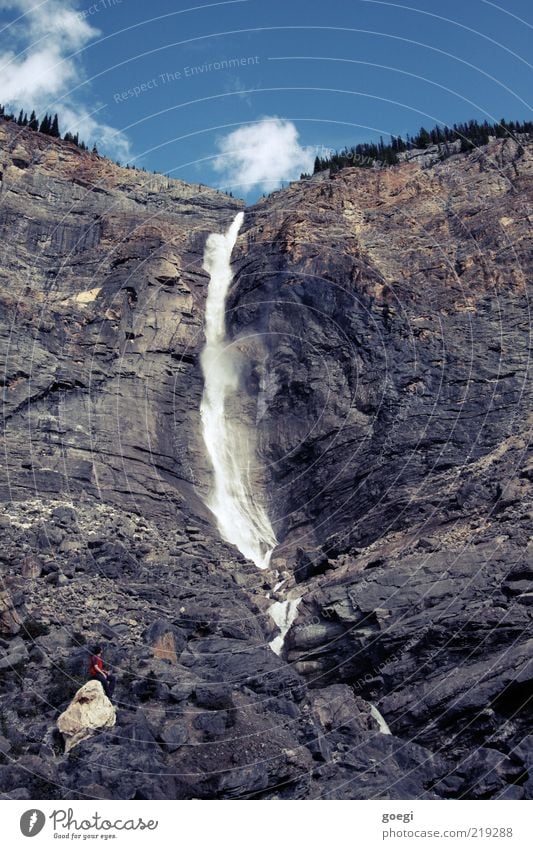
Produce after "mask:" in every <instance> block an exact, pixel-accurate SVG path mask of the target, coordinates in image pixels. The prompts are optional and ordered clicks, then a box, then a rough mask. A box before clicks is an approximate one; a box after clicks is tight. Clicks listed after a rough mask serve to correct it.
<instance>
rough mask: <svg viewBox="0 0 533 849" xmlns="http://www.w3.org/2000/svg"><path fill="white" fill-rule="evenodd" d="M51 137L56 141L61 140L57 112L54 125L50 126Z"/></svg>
mask: <svg viewBox="0 0 533 849" xmlns="http://www.w3.org/2000/svg"><path fill="white" fill-rule="evenodd" d="M50 135H51V136H53V137H54V138H55V139H60V138H61V133H60V132H59V119H58V117H57V112H56V114H55V115H54V120H53V121H52V124H51V126H50Z"/></svg>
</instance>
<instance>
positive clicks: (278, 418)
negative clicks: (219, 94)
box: [0, 121, 533, 799]
mask: <svg viewBox="0 0 533 849" xmlns="http://www.w3.org/2000/svg"><path fill="white" fill-rule="evenodd" d="M530 147H531V146H530V144H529V142H528V140H527V139H523V140H522V143H521V144H517V143H515V142H513V141H512V140H505V141H498V142H493V143H491V144H490V145H489V146H488V147H487V148H484V149H483V150H481V151H477V152H474V153H473V154H471V155H469V156H466V155H463V154H460V155H455V156H452V157H450V158H449V159H448V160H446V161H445V162H440V163H435V164H433V165H432V166H431V167H429V168H426V167H422V166H421V164H424V157H418V159H417V160H412V161H409V162H406V163H404V164H402V165H400V166H397V167H394V168H392V169H389V170H387V171H377V170H376V171H374V170H366V169H346V170H344V171H341V172H339V173H338V174H336V175H334V176H332V177H329V176H328V175H327V174H321V175H318V176H317V178H312V179H311V180H308V181H302V182H300V183H298V184H295V185H293V186H290V187H289V188H288V189H285V190H284V191H282V192H277V193H274V194H273V195H271V196H270V197H268V198H266V199H264V200H263V201H261V202H259V203H258V204H257V205H256V206H255V207H251V208H249V209H248V210H246V215H245V221H244V225H243V228H242V230H241V234H240V236H239V240H238V243H237V246H236V249H235V253H234V257H235V278H234V282H233V286H232V290H231V296H230V303H229V322H230V335H231V337H232V338H231V343H232V345H233V346H235V349H236V350H238V351H239V352H240V355H241V362H242V363H243V372H242V387H241V397H240V403H239V404H237V405H235V409H234V410H232V412H234V413H235V414H237V413H238V414H239V415H241V416H242V417H243V418H245V419H246V421H247V422H248V423H249V424H252V425H253V427H254V428H255V429H256V431H257V434H258V448H259V451H260V460H261V463H260V464H259V466H260V468H259V471H258V473H257V474H258V477H259V478H261V483H262V484H264V485H265V487H266V490H267V493H268V505H267V506H268V510H269V514H270V515H271V516H272V517H273V518H274V521H275V524H276V530H277V534H278V539H279V540H280V545H279V547H278V549H277V551H276V552H275V553H274V557H273V561H272V566H273V568H272V569H271V570H269V571H267V572H258V571H257V570H256V569H255V568H254V567H253V566H252V565H251V564H249V563H246V562H245V561H244V560H243V559H242V558H241V557H240V556H239V554H238V552H236V551H235V550H234V549H233V548H232V547H230V546H228V545H226V544H225V543H224V542H223V541H222V540H221V539H220V538H219V535H218V533H217V531H216V528H215V526H214V524H213V520H212V516H211V515H210V514H209V512H208V511H207V510H206V509H205V507H204V505H203V501H202V495H203V494H204V493H205V492H206V490H207V488H208V487H209V483H210V470H209V469H208V467H207V463H206V460H205V456H204V451H203V447H202V445H201V442H200V428H199V404H200V397H201V392H202V380H201V373H200V368H199V363H198V354H199V351H200V350H201V347H202V344H203V335H202V324H203V311H204V304H205V297H206V288H207V277H206V274H205V272H204V270H203V269H202V254H203V248H204V244H205V239H206V236H207V234H208V233H209V232H211V231H213V230H217V231H221V230H223V229H225V228H226V227H227V226H228V225H229V223H230V221H231V220H232V219H233V217H234V215H235V214H236V212H237V211H238V209H239V208H240V207H241V204H240V202H238V201H234V200H232V199H231V198H227V197H226V196H225V195H222V194H220V193H217V192H215V191H213V190H210V189H207V188H206V187H193V186H188V185H187V184H184V183H181V182H180V181H173V180H168V179H167V178H164V177H162V176H161V175H147V174H144V173H143V172H139V171H134V170H127V169H121V168H118V167H117V166H114V165H113V164H112V163H110V162H108V161H107V160H104V159H101V158H100V157H97V156H95V155H92V154H89V153H83V152H80V151H79V150H78V149H77V148H74V147H73V146H72V145H69V144H68V143H65V142H58V141H54V140H51V139H50V137H44V136H41V135H40V134H38V133H29V132H28V131H25V130H24V129H22V130H21V129H20V128H17V127H16V126H15V125H14V124H11V123H9V122H1V121H0V167H1V169H2V177H3V179H2V181H1V184H0V185H1V186H2V189H1V205H0V230H1V234H2V246H3V254H2V261H1V264H0V302H1V303H0V306H1V309H0V334H1V340H2V344H3V347H4V349H5V363H6V365H5V369H4V373H3V408H2V413H3V427H4V435H5V441H6V455H5V456H6V461H7V462H6V467H5V473H4V476H3V477H2V479H1V481H0V496H1V501H2V503H1V505H0V527H1V529H2V536H3V545H2V550H1V552H0V570H1V576H2V581H3V585H2V592H3V595H2V596H1V598H0V617H1V627H2V632H1V634H0V649H1V657H0V695H1V697H2V704H3V712H2V715H1V728H0V731H1V737H2V739H1V741H0V744H1V745H0V789H1V792H2V793H3V794H4V796H9V797H12V798H35V799H37V798H48V799H49V798H62V799H70V798H117V799H120V798H123V799H146V798H172V799H176V798H181V799H189V798H228V799H229V798H256V799H280V798H283V799H295V798H302V799H304V798H305V799H311V798H331V799H340V798H381V799H383V798H389V799H395V798H398V799H406V798H407V799H408V798H463V797H471V798H485V799H486V798H491V799H492V798H494V799H497V798H511V799H513V798H516V799H519V798H530V797H531V793H532V788H531V769H532V766H531V763H532V761H531V742H530V741H531V737H530V734H529V732H530V728H531V720H532V718H533V717H532V716H531V699H530V695H531V686H532V678H531V664H530V658H531V639H532V637H533V634H532V628H531V624H532V615H533V607H532V605H531V597H532V594H533V586H532V584H531V582H532V580H533V573H532V572H531V567H530V559H529V558H528V543H529V535H530V525H531V516H532V514H533V505H532V504H531V480H532V475H531V473H532V465H531V459H530V458H529V457H528V445H529V437H528V428H529V425H530V421H529V398H528V391H529V384H528V383H527V363H528V359H527V357H528V343H527V335H528V330H529V319H528V313H527V303H528V302H527V294H526V290H525V281H526V273H527V268H528V265H527V261H528V255H527V243H526V238H527V227H528V223H530V222H529V220H528V211H527V207H526V206H525V202H526V199H527V196H528V192H529V191H530V179H531V156H530ZM21 162H24V163H26V165H25V167H21V165H20V163H21ZM426 164H427V163H426ZM276 570H278V571H279V572H281V573H282V574H276ZM267 596H268V597H267ZM296 597H298V598H299V597H301V598H302V600H301V602H300V603H299V606H298V613H297V617H296V619H295V622H294V624H293V626H292V628H291V629H290V630H289V632H288V634H287V635H286V637H285V641H284V644H283V647H282V650H281V654H280V656H277V655H276V654H274V653H273V652H272V651H271V649H270V648H269V644H270V643H271V642H272V641H273V640H274V638H275V637H277V636H278V630H277V628H276V626H275V623H274V622H273V620H272V618H271V616H269V614H268V609H269V607H271V606H272V605H273V604H274V603H275V602H277V601H278V602H283V601H286V600H287V598H292V599H295V598H296ZM95 641H98V642H102V643H104V645H105V656H106V662H109V664H110V665H111V666H112V668H113V669H114V670H115V671H116V679H117V686H116V691H115V698H116V703H117V713H116V724H115V725H114V726H112V727H109V728H106V729H105V730H103V732H102V733H100V734H97V735H94V736H91V737H90V738H87V739H84V740H82V741H81V742H78V743H77V744H76V748H75V755H73V754H72V753H69V752H66V753H65V751H64V746H63V740H62V739H61V737H60V736H59V735H58V733H57V731H56V730H55V729H56V723H57V718H58V716H59V715H60V714H64V713H65V711H66V710H67V708H68V706H69V705H70V703H71V701H72V699H73V697H74V696H75V695H76V693H77V692H78V691H79V690H80V687H83V684H84V681H85V680H86V677H87V672H88V658H89V648H90V646H91V644H92V643H93V642H95ZM372 705H375V708H376V709H377V710H378V711H379V712H380V714H381V715H382V716H383V718H384V721H385V722H386V723H387V724H388V726H389V727H390V730H391V732H392V733H391V734H384V733H381V731H382V728H380V725H379V723H378V722H377V720H376V712H375V710H374V711H373V710H372ZM78 755H79V757H78Z"/></svg>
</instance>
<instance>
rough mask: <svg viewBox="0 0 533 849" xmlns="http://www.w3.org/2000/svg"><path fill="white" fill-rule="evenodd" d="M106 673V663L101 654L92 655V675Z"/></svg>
mask: <svg viewBox="0 0 533 849" xmlns="http://www.w3.org/2000/svg"><path fill="white" fill-rule="evenodd" d="M103 671H104V661H103V660H102V658H101V657H100V655H99V654H92V655H91V675H92V676H95V675H97V674H98V673H99V672H103Z"/></svg>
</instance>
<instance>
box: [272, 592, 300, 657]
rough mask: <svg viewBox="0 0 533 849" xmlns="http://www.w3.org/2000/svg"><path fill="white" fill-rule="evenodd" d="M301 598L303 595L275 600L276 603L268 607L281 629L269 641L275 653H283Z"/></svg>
mask: <svg viewBox="0 0 533 849" xmlns="http://www.w3.org/2000/svg"><path fill="white" fill-rule="evenodd" d="M301 600H302V596H300V597H299V598H290V599H287V601H275V602H274V604H272V605H270V607H269V608H268V612H269V613H270V615H271V617H272V619H273V620H274V622H275V623H276V625H277V626H278V628H279V630H280V633H279V634H278V636H277V637H274V639H273V640H272V641H271V642H270V643H269V646H270V648H271V649H272V651H273V652H274V654H281V652H282V649H283V646H284V644H285V637H286V636H287V634H288V633H289V631H290V628H291V625H292V623H293V622H294V620H295V619H296V614H297V613H298V605H299V604H300V602H301Z"/></svg>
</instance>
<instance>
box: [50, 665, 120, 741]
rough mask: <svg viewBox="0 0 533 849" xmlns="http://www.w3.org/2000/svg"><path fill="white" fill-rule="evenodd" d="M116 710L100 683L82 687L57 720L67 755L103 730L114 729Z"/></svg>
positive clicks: (96, 682)
mask: <svg viewBox="0 0 533 849" xmlns="http://www.w3.org/2000/svg"><path fill="white" fill-rule="evenodd" d="M116 721H117V718H116V714H115V708H114V707H113V705H112V704H111V702H110V701H109V699H108V698H107V696H106V694H105V693H104V688H103V687H102V685H101V683H100V681H88V682H87V684H84V685H83V687H80V689H79V690H78V692H77V693H76V695H75V696H74V698H73V699H72V701H71V703H70V704H69V706H68V708H67V709H66V711H64V712H63V713H62V714H61V716H60V717H59V719H58V720H57V727H58V729H59V732H60V733H61V734H62V735H63V738H64V740H65V753H66V754H68V753H69V752H70V750H71V749H73V748H74V746H77V745H78V743H81V742H82V741H83V740H87V739H88V738H89V737H92V735H93V734H94V733H95V731H99V730H101V729H103V728H113V726H114V725H115V722H116Z"/></svg>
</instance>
